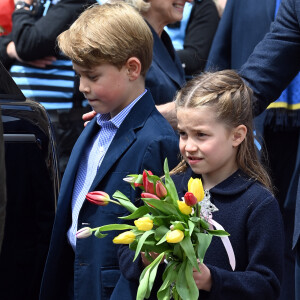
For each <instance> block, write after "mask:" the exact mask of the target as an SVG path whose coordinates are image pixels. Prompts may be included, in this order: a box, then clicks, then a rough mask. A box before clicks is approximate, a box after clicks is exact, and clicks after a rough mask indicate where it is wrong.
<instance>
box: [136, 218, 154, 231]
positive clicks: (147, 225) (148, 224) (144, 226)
mask: <svg viewBox="0 0 300 300" xmlns="http://www.w3.org/2000/svg"><path fill="white" fill-rule="evenodd" d="M134 225H135V226H136V227H137V229H138V230H142V231H148V230H151V229H152V228H153V220H151V219H150V218H148V217H143V218H139V219H137V220H135V221H134Z"/></svg>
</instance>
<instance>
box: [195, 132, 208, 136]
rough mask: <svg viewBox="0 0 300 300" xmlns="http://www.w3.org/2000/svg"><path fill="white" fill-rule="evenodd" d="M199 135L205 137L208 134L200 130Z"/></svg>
mask: <svg viewBox="0 0 300 300" xmlns="http://www.w3.org/2000/svg"><path fill="white" fill-rule="evenodd" d="M197 136H198V137H204V136H206V134H205V133H203V132H198V133H197Z"/></svg>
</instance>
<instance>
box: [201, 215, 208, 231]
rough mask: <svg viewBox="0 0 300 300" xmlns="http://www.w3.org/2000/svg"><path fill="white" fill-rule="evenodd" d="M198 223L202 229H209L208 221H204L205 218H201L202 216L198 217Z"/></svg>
mask: <svg viewBox="0 0 300 300" xmlns="http://www.w3.org/2000/svg"><path fill="white" fill-rule="evenodd" d="M200 225H201V227H202V228H203V229H205V230H208V229H209V224H208V222H206V221H205V220H203V219H202V218H200Z"/></svg>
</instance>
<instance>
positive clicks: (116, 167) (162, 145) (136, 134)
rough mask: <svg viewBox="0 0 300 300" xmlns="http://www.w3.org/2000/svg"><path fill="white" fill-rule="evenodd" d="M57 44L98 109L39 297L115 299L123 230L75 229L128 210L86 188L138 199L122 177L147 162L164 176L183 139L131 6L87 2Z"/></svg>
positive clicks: (69, 180)
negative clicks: (160, 98)
mask: <svg viewBox="0 0 300 300" xmlns="http://www.w3.org/2000/svg"><path fill="white" fill-rule="evenodd" d="M58 44H59V47H60V49H61V50H62V51H63V52H64V53H65V54H66V55H67V56H68V57H70V59H71V60H72V61H73V66H74V69H75V71H76V73H77V74H78V76H79V77H80V91H81V92H83V94H84V96H85V97H86V98H87V99H88V101H89V103H90V105H91V106H92V108H93V109H94V110H95V111H96V112H97V113H98V115H97V117H96V118H94V120H92V121H91V122H90V123H89V124H88V125H87V126H86V128H85V129H84V131H83V132H82V134H81V136H80V137H79V139H78V140H77V142H76V144H75V146H74V148H73V151H72V154H71V157H70V160H69V163H68V166H67V169H66V171H65V174H64V177H63V181H62V185H61V190H60V196H59V199H58V206H57V214H56V219H55V223H54V227H53V232H52V238H51V245H50V248H49V253H48V259H47V263H46V266H45V271H44V277H43V282H42V288H41V298H40V299H42V300H44V299H51V300H53V299H84V300H86V299H92V300H97V299H101V300H102V299H109V298H110V295H111V293H112V291H113V289H114V287H115V285H116V283H117V281H118V279H119V277H120V271H119V267H118V260H117V254H116V251H117V248H116V245H114V244H113V243H112V239H113V237H114V236H115V234H116V232H112V233H110V234H109V235H108V236H107V237H106V238H104V239H97V238H95V237H94V236H91V237H89V238H87V239H78V240H76V237H75V234H76V231H77V230H79V229H80V228H82V227H86V226H90V227H96V226H102V225H104V224H109V223H120V222H122V221H121V220H120V219H118V217H120V216H122V215H124V214H126V213H127V212H126V211H125V209H124V208H122V207H120V206H118V205H108V206H95V205H93V204H90V203H88V202H87V201H86V200H85V195H86V194H87V193H88V192H89V191H93V190H98V191H105V192H106V193H108V194H109V195H112V194H113V193H114V192H115V191H116V190H120V191H121V192H122V193H124V194H125V195H126V196H127V197H129V198H130V199H131V200H132V201H135V200H136V199H137V198H138V197H139V193H138V191H137V190H136V191H134V190H133V189H132V188H131V187H130V185H129V184H128V183H126V182H124V181H123V180H122V179H123V178H124V177H126V175H128V174H132V173H141V172H142V171H143V170H144V169H147V170H151V171H153V172H155V173H154V174H161V175H162V173H163V170H162V168H163V161H164V159H165V157H168V160H169V164H170V168H172V167H173V166H175V165H176V164H177V153H178V139H177V137H176V134H175V133H174V131H173V130H172V128H171V127H170V125H169V124H168V123H167V121H166V120H165V119H164V118H163V117H162V116H161V115H160V114H159V113H158V111H157V110H156V109H155V106H154V102H153V99H152V96H151V94H150V93H149V92H147V91H146V90H145V74H146V72H147V69H148V68H149V66H150V64H151V60H152V47H153V40H152V34H151V31H150V30H149V27H148V26H147V24H146V23H145V22H144V20H143V18H142V17H141V16H140V15H139V13H138V12H136V11H135V10H134V9H133V8H132V7H131V6H129V5H128V4H125V3H117V4H104V5H101V6H99V5H95V6H93V7H91V8H89V9H87V10H86V11H85V12H84V13H83V14H82V15H81V16H80V17H79V18H78V19H77V21H75V23H73V25H72V26H71V27H70V29H69V30H67V31H65V32H63V33H62V34H61V35H60V36H59V38H58ZM99 125H100V126H99ZM72 248H73V249H72ZM120 299H126V295H120Z"/></svg>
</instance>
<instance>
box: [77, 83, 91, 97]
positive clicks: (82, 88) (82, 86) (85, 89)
mask: <svg viewBox="0 0 300 300" xmlns="http://www.w3.org/2000/svg"><path fill="white" fill-rule="evenodd" d="M79 91H80V92H81V93H84V94H86V93H89V92H90V89H89V87H88V85H86V84H85V83H84V82H83V80H81V79H80V83H79Z"/></svg>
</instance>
